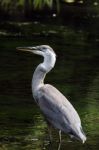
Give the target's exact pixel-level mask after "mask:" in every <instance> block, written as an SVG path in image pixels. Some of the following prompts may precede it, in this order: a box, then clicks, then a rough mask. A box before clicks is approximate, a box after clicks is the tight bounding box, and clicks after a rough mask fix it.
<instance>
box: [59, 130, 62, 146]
mask: <svg viewBox="0 0 99 150" xmlns="http://www.w3.org/2000/svg"><path fill="white" fill-rule="evenodd" d="M61 140H62V138H61V130H59V143H61Z"/></svg>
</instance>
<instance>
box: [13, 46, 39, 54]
mask: <svg viewBox="0 0 99 150" xmlns="http://www.w3.org/2000/svg"><path fill="white" fill-rule="evenodd" d="M16 49H17V50H20V51H27V52H32V53H35V51H36V50H37V48H36V47H17V48H16Z"/></svg>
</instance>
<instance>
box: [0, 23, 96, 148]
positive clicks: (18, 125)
mask: <svg viewBox="0 0 99 150" xmlns="http://www.w3.org/2000/svg"><path fill="white" fill-rule="evenodd" d="M40 28H41V29H42V28H43V31H42V32H41V33H40V34H34V35H33V36H30V37H27V36H26V37H25V38H20V37H19V38H15V37H10V38H9V37H6V38H1V39H0V55H1V56H0V150H43V149H46V150H49V149H51V150H52V149H53V150H57V148H58V140H59V139H58V133H57V130H55V129H53V143H52V147H51V146H50V144H49V138H48V132H47V125H46V123H45V121H44V118H43V116H42V114H41V112H40V110H39V108H38V107H37V106H36V104H35V103H34V100H33V98H32V93H31V79H32V74H33V71H34V69H35V68H36V66H37V65H38V64H39V63H40V62H41V61H42V60H43V59H42V58H41V57H40V56H35V55H32V54H30V53H27V52H26V53H25V52H18V51H16V49H15V48H16V47H17V46H30V45H39V44H48V45H51V46H52V47H53V48H54V49H55V51H56V53H57V62H56V66H55V68H54V69H53V70H52V71H51V72H50V73H49V74H48V75H47V77H46V80H45V82H46V83H50V84H53V85H54V86H55V87H57V88H58V89H59V90H60V91H61V92H62V93H63V94H64V95H65V96H66V97H67V98H68V99H69V100H70V102H71V103H72V104H73V105H74V107H75V108H76V110H77V111H78V113H79V115H80V117H81V120H82V125H83V128H84V131H85V133H86V135H87V141H86V143H85V144H84V145H82V144H81V143H79V142H78V141H71V139H70V138H69V137H68V136H67V135H65V134H63V135H62V145H61V149H62V150H67V149H68V150H98V148H99V100H98V99H99V61H98V56H99V51H98V46H99V42H98V41H99V40H98V34H97V36H96V33H95V34H94V35H95V36H93V37H91V39H90V38H89V35H90V34H91V33H90V32H89V31H84V30H75V29H71V28H67V27H63V26H60V27H56V26H49V27H46V25H43V27H42V26H40ZM46 28H48V29H47V31H48V32H47V31H46ZM36 32H37V31H36ZM38 32H40V31H38Z"/></svg>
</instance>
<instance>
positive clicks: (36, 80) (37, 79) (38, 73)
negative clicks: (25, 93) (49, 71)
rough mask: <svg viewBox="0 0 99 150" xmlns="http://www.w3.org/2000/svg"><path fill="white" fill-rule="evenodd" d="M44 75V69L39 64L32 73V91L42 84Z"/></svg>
mask: <svg viewBox="0 0 99 150" xmlns="http://www.w3.org/2000/svg"><path fill="white" fill-rule="evenodd" d="M45 75H46V71H45V70H44V69H43V68H42V66H41V65H39V66H38V67H37V68H36V70H35V72H34V75H33V79H32V90H33V92H34V91H36V90H37V89H39V88H40V87H41V86H43V85H44V78H45Z"/></svg>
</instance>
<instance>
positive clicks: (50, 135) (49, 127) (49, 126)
mask: <svg viewBox="0 0 99 150" xmlns="http://www.w3.org/2000/svg"><path fill="white" fill-rule="evenodd" d="M47 125H48V133H49V140H50V143H52V126H51V124H50V123H49V122H47Z"/></svg>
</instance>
